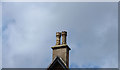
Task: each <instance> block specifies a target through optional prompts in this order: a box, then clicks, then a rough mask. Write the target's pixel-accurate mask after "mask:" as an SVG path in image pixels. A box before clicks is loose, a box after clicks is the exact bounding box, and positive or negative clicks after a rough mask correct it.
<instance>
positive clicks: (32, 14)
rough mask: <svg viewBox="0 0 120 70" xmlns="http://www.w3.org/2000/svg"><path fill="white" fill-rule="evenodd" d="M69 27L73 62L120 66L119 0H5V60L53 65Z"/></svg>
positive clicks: (25, 64) (6, 63)
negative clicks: (58, 35)
mask: <svg viewBox="0 0 120 70" xmlns="http://www.w3.org/2000/svg"><path fill="white" fill-rule="evenodd" d="M63 30H65V31H67V32H68V36H67V44H68V45H69V46H70V48H71V51H70V68H117V67H118V3H117V2H109V3H108V2H104V3H103V2H101V3H96V2H91V3H90V2H79V3H78V2H60V3H57V2H53V3H52V2H51V3H50V2H48V3H47V2H46V3H45V2H33V3H32V2H31V3H30V2H29V3H28V2H6V3H2V46H3V47H2V50H3V51H2V58H3V59H2V66H3V67H8V68H14V67H15V68H29V67H30V68H36V67H37V68H46V67H48V65H49V64H50V63H51V61H52V49H51V47H52V46H54V45H55V41H56V35H55V34H56V32H57V31H60V32H61V31H63Z"/></svg>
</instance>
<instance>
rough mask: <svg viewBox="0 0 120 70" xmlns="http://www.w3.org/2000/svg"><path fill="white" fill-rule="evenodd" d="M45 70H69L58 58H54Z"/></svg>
mask: <svg viewBox="0 0 120 70" xmlns="http://www.w3.org/2000/svg"><path fill="white" fill-rule="evenodd" d="M47 70H69V69H68V67H67V66H66V64H65V63H64V61H63V60H62V59H61V58H60V57H58V56H57V57H56V58H55V59H54V60H53V62H52V63H51V64H50V66H49V67H48V69H47Z"/></svg>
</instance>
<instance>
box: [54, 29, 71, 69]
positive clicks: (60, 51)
mask: <svg viewBox="0 0 120 70" xmlns="http://www.w3.org/2000/svg"><path fill="white" fill-rule="evenodd" d="M61 34H62V45H60V38H61ZM66 36H67V32H66V31H62V33H60V32H56V45H55V46H53V47H52V49H53V55H52V56H53V57H52V60H54V58H55V57H56V56H58V57H61V58H62V59H63V61H64V62H65V63H66V65H67V67H69V50H70V48H69V46H68V45H67V44H66Z"/></svg>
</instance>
